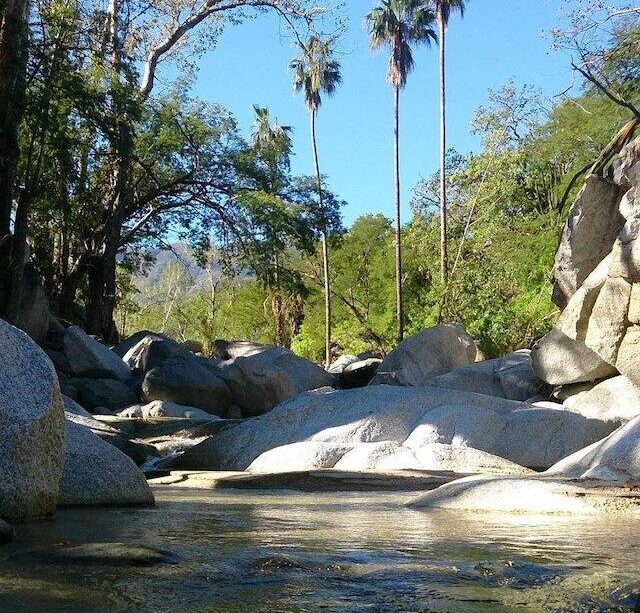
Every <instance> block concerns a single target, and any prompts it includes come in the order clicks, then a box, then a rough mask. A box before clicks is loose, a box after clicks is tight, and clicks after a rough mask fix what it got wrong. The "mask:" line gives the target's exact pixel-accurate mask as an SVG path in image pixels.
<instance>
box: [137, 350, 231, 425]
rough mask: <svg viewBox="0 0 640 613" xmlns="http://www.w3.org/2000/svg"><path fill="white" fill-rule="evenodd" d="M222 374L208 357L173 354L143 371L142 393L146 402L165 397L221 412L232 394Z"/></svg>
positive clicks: (224, 410)
mask: <svg viewBox="0 0 640 613" xmlns="http://www.w3.org/2000/svg"><path fill="white" fill-rule="evenodd" d="M222 377H223V374H222V373H221V371H220V369H218V368H217V367H216V365H215V363H214V362H213V361H211V360H206V359H205V358H198V357H196V356H193V355H191V356H189V357H174V358H171V359H168V360H166V361H165V362H163V363H162V364H161V365H160V366H156V367H155V368H153V369H151V370H150V371H149V372H148V373H147V374H146V376H145V378H144V381H143V383H142V396H143V398H144V400H145V401H146V402H152V401H154V400H166V401H168V402H173V403H175V404H180V405H183V406H189V407H194V408H197V409H202V410H203V411H206V412H207V413H212V414H214V415H219V416H224V415H225V414H226V412H227V410H228V409H229V407H230V406H231V402H232V398H231V392H230V391H229V387H227V384H226V383H225V381H224V380H223V378H222ZM225 379H226V374H225Z"/></svg>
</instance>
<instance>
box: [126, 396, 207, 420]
mask: <svg viewBox="0 0 640 613" xmlns="http://www.w3.org/2000/svg"><path fill="white" fill-rule="evenodd" d="M118 417H129V418H135V419H156V418H158V417H184V418H185V419H197V420H207V421H208V420H212V419H219V418H218V417H217V416H215V415H211V413H207V412H206V411H203V410H202V409H196V408H195V407H185V406H184V405H181V404H176V403H175V402H167V401H166V400H154V401H152V402H150V403H149V404H145V405H135V406H132V407H129V408H128V409H125V410H124V411H121V412H120V413H118Z"/></svg>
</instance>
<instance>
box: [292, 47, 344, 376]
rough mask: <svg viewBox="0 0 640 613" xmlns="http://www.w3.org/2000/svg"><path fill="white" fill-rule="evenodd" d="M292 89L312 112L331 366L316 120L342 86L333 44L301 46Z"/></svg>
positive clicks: (328, 283) (326, 253)
mask: <svg viewBox="0 0 640 613" xmlns="http://www.w3.org/2000/svg"><path fill="white" fill-rule="evenodd" d="M290 67H291V70H293V74H294V77H293V87H294V89H295V91H296V92H303V93H304V101H305V104H306V105H307V109H308V110H309V119H310V124H311V146H312V149H313V151H312V153H313V163H314V166H315V172H316V180H317V183H318V203H319V205H320V212H321V214H322V220H323V225H322V236H321V239H322V264H323V269H324V305H325V365H326V366H327V367H329V364H330V363H331V281H330V278H329V247H328V245H327V222H326V215H325V211H324V198H323V194H322V175H321V174H320V162H319V160H318V142H317V138H316V118H317V115H318V109H319V108H320V105H321V104H322V94H323V93H325V94H327V95H328V96H332V95H333V94H334V93H335V91H336V89H337V87H338V85H340V83H342V75H341V74H340V64H339V63H338V62H337V61H336V60H335V59H333V57H332V48H331V41H323V40H321V39H320V38H318V37H317V36H312V37H311V38H310V39H309V41H308V42H307V44H306V45H304V44H303V45H302V54H301V55H300V56H299V57H297V58H295V59H294V60H293V61H292V62H291V65H290Z"/></svg>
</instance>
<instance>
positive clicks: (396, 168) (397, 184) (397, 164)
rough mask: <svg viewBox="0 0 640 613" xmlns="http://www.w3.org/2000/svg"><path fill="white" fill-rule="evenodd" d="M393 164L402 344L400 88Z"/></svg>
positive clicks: (396, 101) (396, 96)
mask: <svg viewBox="0 0 640 613" xmlns="http://www.w3.org/2000/svg"><path fill="white" fill-rule="evenodd" d="M393 162H394V173H395V196H396V320H397V326H398V329H397V335H396V339H397V341H398V342H401V341H402V339H403V338H404V311H403V307H402V234H401V224H400V88H399V87H398V86H396V87H395V91H394V122H393Z"/></svg>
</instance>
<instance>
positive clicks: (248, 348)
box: [213, 339, 266, 360]
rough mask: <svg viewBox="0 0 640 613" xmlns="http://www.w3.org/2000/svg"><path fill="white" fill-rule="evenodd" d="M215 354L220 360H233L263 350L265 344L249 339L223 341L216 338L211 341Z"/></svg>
mask: <svg viewBox="0 0 640 613" xmlns="http://www.w3.org/2000/svg"><path fill="white" fill-rule="evenodd" d="M213 345H214V350H215V353H216V356H217V357H218V358H220V359H221V360H233V359H234V358H242V357H246V356H251V355H255V354H257V353H261V352H262V351H264V350H265V348H266V346H265V345H259V344H257V343H250V342H249V341H225V340H222V339H217V340H216V341H214V343H213Z"/></svg>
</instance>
